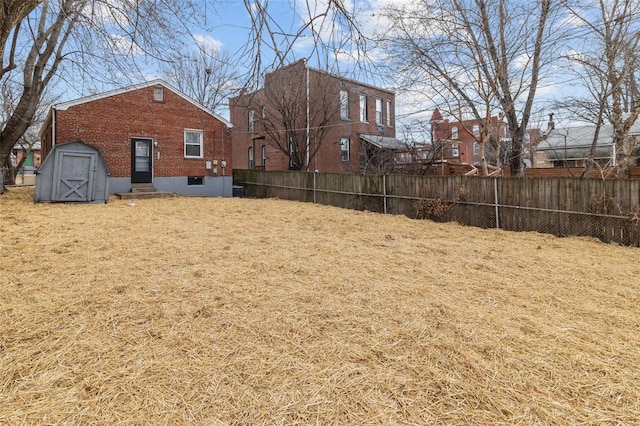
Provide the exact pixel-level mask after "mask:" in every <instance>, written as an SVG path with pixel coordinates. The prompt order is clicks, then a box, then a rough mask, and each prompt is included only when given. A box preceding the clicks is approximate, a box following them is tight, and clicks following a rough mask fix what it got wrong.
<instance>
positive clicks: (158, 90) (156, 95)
mask: <svg viewBox="0 0 640 426" xmlns="http://www.w3.org/2000/svg"><path fill="white" fill-rule="evenodd" d="M153 100H154V101H157V102H162V101H164V90H163V88H162V86H155V87H154V88H153Z"/></svg>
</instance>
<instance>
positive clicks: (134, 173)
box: [131, 138, 153, 183]
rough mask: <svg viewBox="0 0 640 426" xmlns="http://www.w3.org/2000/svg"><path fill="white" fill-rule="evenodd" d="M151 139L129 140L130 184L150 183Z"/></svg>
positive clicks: (151, 164) (151, 174)
mask: <svg viewBox="0 0 640 426" xmlns="http://www.w3.org/2000/svg"><path fill="white" fill-rule="evenodd" d="M151 144H152V141H151V139H137V138H136V139H131V183H151V182H152V178H153V173H152V170H153V168H152V166H153V161H152V159H153V158H152V156H151V146H152V145H151Z"/></svg>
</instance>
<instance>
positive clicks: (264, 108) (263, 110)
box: [260, 105, 267, 118]
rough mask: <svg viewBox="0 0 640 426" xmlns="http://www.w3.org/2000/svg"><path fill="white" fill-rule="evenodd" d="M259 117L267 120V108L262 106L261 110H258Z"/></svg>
mask: <svg viewBox="0 0 640 426" xmlns="http://www.w3.org/2000/svg"><path fill="white" fill-rule="evenodd" d="M260 116H261V117H262V118H267V107H266V106H264V105H262V108H260Z"/></svg>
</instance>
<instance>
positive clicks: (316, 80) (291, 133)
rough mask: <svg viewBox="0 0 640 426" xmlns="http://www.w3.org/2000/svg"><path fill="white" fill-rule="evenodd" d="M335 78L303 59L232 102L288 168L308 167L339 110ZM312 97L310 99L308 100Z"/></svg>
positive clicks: (299, 168)
mask: <svg viewBox="0 0 640 426" xmlns="http://www.w3.org/2000/svg"><path fill="white" fill-rule="evenodd" d="M335 84H336V83H335V79H333V78H331V76H330V75H329V74H326V73H324V72H322V71H320V70H317V69H310V68H308V67H307V66H306V64H305V63H304V62H303V61H300V62H299V63H297V64H292V65H291V66H289V67H284V68H281V69H279V70H278V71H276V72H275V73H273V74H272V75H271V76H270V77H269V78H267V79H266V81H265V85H264V88H263V89H260V90H259V91H257V92H254V93H251V94H246V95H243V96H241V97H239V98H237V99H236V100H235V101H234V102H235V105H236V106H242V107H244V108H246V109H247V110H248V111H249V114H252V116H251V117H250V121H252V123H254V125H255V128H254V129H252V130H253V132H255V135H256V137H258V138H260V139H263V140H264V142H265V143H266V144H267V145H269V146H271V147H273V148H275V149H276V150H277V151H279V152H281V153H282V154H284V155H285V156H286V157H287V158H288V159H289V168H290V169H291V170H309V169H310V167H311V164H312V163H313V159H314V157H315V156H316V154H317V153H318V151H319V150H320V148H321V146H322V144H323V143H327V142H326V141H325V136H326V135H327V133H328V132H329V130H330V127H329V124H330V123H332V122H334V121H335V119H336V115H337V114H339V111H340V109H339V105H338V100H337V99H336V97H335V96H332V94H333V93H337V92H338V89H337V88H332V85H335ZM310 99H313V102H312V103H311V102H310Z"/></svg>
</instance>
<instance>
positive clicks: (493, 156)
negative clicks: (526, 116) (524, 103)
mask: <svg viewBox="0 0 640 426" xmlns="http://www.w3.org/2000/svg"><path fill="white" fill-rule="evenodd" d="M483 124H484V123H483V122H482V121H481V120H477V119H469V120H459V121H450V120H448V119H446V118H443V116H442V113H441V112H440V110H439V109H438V108H436V109H435V110H434V112H433V114H432V116H431V120H430V125H431V137H432V140H433V143H435V144H442V149H440V151H439V152H440V156H441V161H443V162H447V163H450V164H466V165H471V166H479V165H480V164H481V156H482V153H481V146H480V141H481V140H482V136H481V133H482V131H483V129H484V127H483ZM487 130H488V134H489V138H490V140H489V143H487V144H486V145H485V158H486V159H487V164H488V165H490V166H495V165H497V164H499V163H501V164H503V165H504V164H506V163H508V158H507V157H508V156H509V155H510V154H509V152H510V149H511V137H510V136H509V132H508V129H507V125H506V123H504V122H503V119H502V118H501V117H499V116H498V117H497V116H493V117H491V119H490V120H489V124H488V128H487ZM540 135H541V132H540V129H528V130H527V131H526V133H525V138H524V141H523V161H524V162H525V164H526V166H527V167H531V166H532V157H533V152H532V151H533V149H534V148H535V146H534V145H535V142H536V141H537V140H538V139H539V138H540ZM498 148H499V149H498ZM498 155H501V158H502V161H501V162H499V161H498V158H497V156H498Z"/></svg>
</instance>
